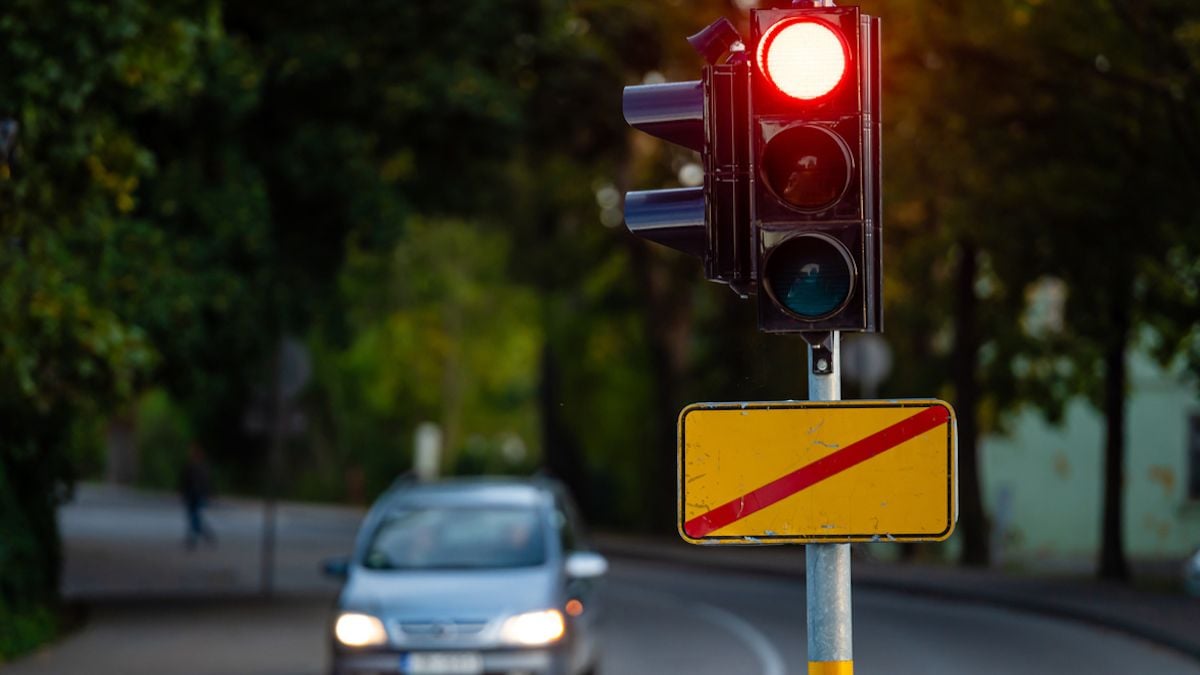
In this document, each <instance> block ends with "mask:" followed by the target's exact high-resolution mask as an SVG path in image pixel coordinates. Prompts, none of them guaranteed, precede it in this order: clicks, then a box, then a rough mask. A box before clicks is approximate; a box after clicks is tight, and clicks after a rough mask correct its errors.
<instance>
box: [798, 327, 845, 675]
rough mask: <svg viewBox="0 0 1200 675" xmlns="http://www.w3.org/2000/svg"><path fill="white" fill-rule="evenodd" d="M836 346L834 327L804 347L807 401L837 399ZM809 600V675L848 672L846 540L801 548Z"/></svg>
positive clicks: (839, 390) (838, 354)
mask: <svg viewBox="0 0 1200 675" xmlns="http://www.w3.org/2000/svg"><path fill="white" fill-rule="evenodd" d="M840 359H841V345H840V340H839V334H838V333H837V332H836V331H834V332H832V333H830V334H829V336H828V338H826V339H824V340H820V341H819V342H816V343H814V344H811V346H810V347H809V350H808V399H809V400H810V401H839V400H841V398H842V382H841V365H840V364H841V361H840ZM804 564H805V577H804V581H805V586H806V589H807V593H806V595H807V602H808V675H852V674H853V673H854V646H853V642H854V641H853V631H852V629H851V626H852V621H851V606H850V544H808V545H807V546H805V547H804Z"/></svg>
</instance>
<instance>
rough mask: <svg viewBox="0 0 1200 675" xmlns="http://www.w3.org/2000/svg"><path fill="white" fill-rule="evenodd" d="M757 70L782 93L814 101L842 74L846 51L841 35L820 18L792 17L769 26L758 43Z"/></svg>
mask: <svg viewBox="0 0 1200 675" xmlns="http://www.w3.org/2000/svg"><path fill="white" fill-rule="evenodd" d="M757 61H758V67H759V70H761V71H762V73H763V74H764V75H766V77H767V80H768V81H770V82H771V84H772V85H773V86H774V87H775V88H776V89H778V90H779V92H780V93H782V94H784V95H785V96H789V97H791V98H794V99H797V100H800V101H814V100H816V99H819V98H821V97H823V96H826V95H828V94H829V92H831V91H833V90H834V89H836V88H837V86H838V85H839V84H841V82H842V80H843V79H844V78H845V76H846V71H847V66H848V65H849V61H850V51H849V49H848V48H847V45H846V40H845V39H844V38H843V37H842V34H841V33H840V32H838V31H837V30H835V29H834V28H832V27H831V26H829V25H828V24H826V23H824V22H821V21H813V20H811V19H794V20H791V21H780V22H779V23H777V24H775V25H774V26H771V28H770V29H769V30H768V31H767V32H766V34H764V35H763V37H762V39H761V40H759V42H758V54H757Z"/></svg>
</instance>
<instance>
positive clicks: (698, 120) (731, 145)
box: [622, 19, 754, 296]
mask: <svg viewBox="0 0 1200 675" xmlns="http://www.w3.org/2000/svg"><path fill="white" fill-rule="evenodd" d="M688 42H689V43H690V44H691V45H692V47H693V48H695V49H696V51H697V52H698V53H699V54H700V55H701V56H702V57H704V59H705V61H706V62H707V63H706V65H705V66H704V69H703V72H702V77H701V79H700V80H695V81H691V82H672V83H663V84H646V85H637V86H630V87H625V92H624V96H623V101H622V107H623V109H624V115H625V120H626V121H627V122H628V123H629V124H630V125H631V126H633V127H634V128H636V129H639V130H641V131H644V132H646V133H648V134H651V135H653V136H657V137H659V138H662V139H664V140H667V141H670V142H672V143H675V144H677V145H681V146H683V147H685V148H689V149H691V150H695V151H696V152H699V153H700V156H701V162H702V164H703V166H704V185H703V187H696V188H675V189H664V190H645V191H639V192H629V193H626V195H625V224H626V226H627V227H628V228H629V231H630V232H632V233H633V234H635V235H637V236H639V237H642V238H645V239H648V240H650V241H654V242H656V243H659V244H663V245H666V246H669V247H671V248H674V249H677V250H680V251H683V252H685V253H689V254H691V255H694V256H696V257H698V258H700V259H702V260H703V261H704V272H705V276H706V277H707V278H708V279H710V280H713V281H718V282H722V283H726V284H729V286H730V287H731V288H733V289H734V291H735V292H737V293H739V294H740V295H743V296H746V295H749V293H751V292H752V291H753V290H754V286H753V269H752V265H753V240H752V238H751V236H750V183H751V180H750V175H749V166H750V155H749V153H750V149H749V135H748V134H747V130H748V129H749V118H748V115H749V95H750V78H751V65H750V60H749V58H748V57H747V55H746V54H745V52H744V45H743V43H742V40H741V36H739V35H738V33H737V31H736V29H734V27H733V25H732V24H730V23H729V21H728V20H726V19H720V20H718V21H715V22H714V23H712V24H711V25H709V26H708V27H707V28H705V29H704V30H702V31H700V32H699V33H696V34H695V35H693V36H691V37H689V38H688Z"/></svg>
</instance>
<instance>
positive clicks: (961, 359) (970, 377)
mask: <svg viewBox="0 0 1200 675" xmlns="http://www.w3.org/2000/svg"><path fill="white" fill-rule="evenodd" d="M978 256H979V251H978V248H977V247H976V245H975V243H974V242H972V241H970V240H965V239H964V240H963V241H962V242H960V244H959V260H958V270H957V273H956V276H955V280H954V284H955V288H954V329H955V330H954V336H955V337H954V360H953V363H954V374H953V375H954V395H955V401H954V410H955V413H956V414H957V417H958V472H959V481H958V482H959V491H960V494H959V508H960V509H961V512H960V513H959V522H960V524H961V527H962V542H963V547H962V553H961V555H960V556H959V562H960V563H961V564H963V565H973V566H984V565H987V564H988V562H989V551H988V523H987V516H986V515H985V514H984V511H983V495H982V492H981V490H980V480H979V458H978V454H977V451H976V447H977V444H978V443H977V442H978V438H979V425H978V422H977V420H978V409H979V378H978V375H977V370H978V366H979V346H980V345H979V326H978V320H977V315H978V309H979V298H978V297H976V295H975V277H976V275H977V273H978Z"/></svg>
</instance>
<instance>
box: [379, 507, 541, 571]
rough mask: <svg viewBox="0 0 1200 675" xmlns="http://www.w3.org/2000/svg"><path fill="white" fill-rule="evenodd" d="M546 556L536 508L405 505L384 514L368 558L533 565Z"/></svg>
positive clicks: (404, 565)
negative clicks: (422, 506)
mask: <svg viewBox="0 0 1200 675" xmlns="http://www.w3.org/2000/svg"><path fill="white" fill-rule="evenodd" d="M545 561H546V540H545V537H544V535H543V532H542V527H541V522H540V519H539V518H538V513H537V511H536V510H534V509H532V508H461V507H460V508H447V507H431V508H415V507H414V508H402V509H397V510H395V511H392V512H391V513H389V514H387V516H386V517H384V519H383V521H382V522H381V523H380V524H379V526H378V527H377V528H376V529H375V533H374V535H373V536H372V537H371V543H370V546H369V547H368V549H367V554H366V557H365V558H364V560H363V564H364V565H365V566H366V567H368V568H370V569H377V570H412V569H466V568H470V569H476V568H495V567H531V566H535V565H541V564H542V563H544V562H545Z"/></svg>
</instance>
